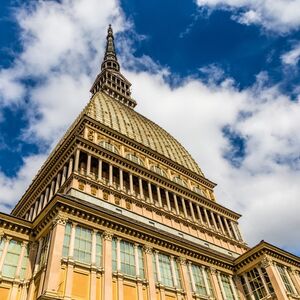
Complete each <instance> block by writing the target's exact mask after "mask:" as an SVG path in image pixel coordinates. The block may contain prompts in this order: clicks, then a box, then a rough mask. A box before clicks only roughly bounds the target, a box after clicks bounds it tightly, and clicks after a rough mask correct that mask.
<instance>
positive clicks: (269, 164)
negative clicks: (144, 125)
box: [0, 0, 300, 255]
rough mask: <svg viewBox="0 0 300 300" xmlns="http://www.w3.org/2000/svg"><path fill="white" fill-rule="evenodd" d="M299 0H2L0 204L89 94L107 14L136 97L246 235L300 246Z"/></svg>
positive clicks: (4, 206)
mask: <svg viewBox="0 0 300 300" xmlns="http://www.w3.org/2000/svg"><path fill="white" fill-rule="evenodd" d="M299 7H300V0H198V1H192V0H186V1H180V0H164V1H160V0H153V1H138V0H122V1H116V0H115V1H113V0H101V1H100V0H76V1H71V0H60V1H58V0H57V1H55V0H48V1H37V0H33V1H30V0H27V1H21V0H20V1H17V0H6V1H1V2H0V210H1V211H4V212H9V211H10V210H11V208H12V207H13V206H14V204H15V203H16V202H17V201H18V199H19V198H20V197H21V195H22V194H23V192H24V191H25V189H26V187H27V186H28V184H29V183H30V182H31V180H32V178H33V176H34V175H35V174H36V172H37V170H38V168H39V167H40V166H41V164H42V162H43V161H44V160H45V158H46V156H47V154H48V153H49V151H50V150H51V149H52V148H53V146H54V145H55V144H56V143H57V141H58V139H59V138H60V137H61V136H62V134H63V133H64V131H65V130H66V129H67V127H68V126H69V125H70V123H71V122H72V120H73V119H74V118H75V117H76V115H78V114H79V112H80V111H81V110H82V109H83V107H84V105H85V104H86V103H87V101H88V99H89V97H90V95H89V88H90V86H91V84H92V82H93V80H94V78H95V76H96V74H97V73H98V71H99V67H100V63H101V60H102V57H103V50H104V43H105V35H106V30H107V25H108V24H109V23H112V25H113V29H114V31H115V38H116V44H117V49H118V57H119V61H120V63H121V67H122V70H123V72H124V74H125V75H126V76H127V77H128V79H129V80H130V81H131V82H132V83H133V95H134V97H135V99H136V100H137V102H138V106H137V108H136V109H137V110H138V111H139V112H141V113H142V114H144V115H145V116H147V117H149V118H151V119H152V120H154V121H155V122H157V123H158V124H160V125H161V126H163V127H164V128H165V129H167V130H168V131H169V132H170V133H171V134H173V135H174V136H175V137H176V138H177V139H178V140H179V141H180V142H182V143H183V145H184V146H185V147H186V148H187V149H188V150H189V151H190V152H191V154H192V155H193V157H194V158H195V159H196V161H197V162H198V163H199V165H200V167H201V168H202V170H203V172H204V173H205V175H206V176H207V177H208V178H209V179H211V180H213V181H215V182H217V183H218V186H217V188H216V194H217V201H218V202H220V203H221V204H223V205H225V206H227V207H229V208H231V209H233V210H236V211H238V212H239V213H241V214H243V217H242V218H241V220H240V224H241V227H242V231H243V233H244V236H245V238H246V239H247V241H248V242H249V245H254V244H256V243H258V242H259V241H260V240H262V239H264V240H266V241H268V242H271V243H274V244H275V245H277V246H279V247H282V248H284V249H286V250H289V251H292V252H293V253H295V254H298V255H300V230H299V228H300V217H299V212H300V103H299V100H300V86H299V83H300V76H299V66H300V62H299V60H300V9H299Z"/></svg>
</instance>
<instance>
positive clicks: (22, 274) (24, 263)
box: [20, 246, 29, 279]
mask: <svg viewBox="0 0 300 300" xmlns="http://www.w3.org/2000/svg"><path fill="white" fill-rule="evenodd" d="M28 257H29V248H28V246H26V249H25V253H24V257H23V260H22V267H21V272H20V279H25V276H26V270H27V265H28Z"/></svg>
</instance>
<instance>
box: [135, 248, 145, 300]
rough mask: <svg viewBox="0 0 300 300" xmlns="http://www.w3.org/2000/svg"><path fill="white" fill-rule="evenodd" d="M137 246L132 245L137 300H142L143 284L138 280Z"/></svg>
mask: <svg viewBox="0 0 300 300" xmlns="http://www.w3.org/2000/svg"><path fill="white" fill-rule="evenodd" d="M138 247H139V245H138V244H136V243H135V244H134V262H135V275H136V277H137V290H138V300H143V284H142V280H141V278H140V261H139V248H138Z"/></svg>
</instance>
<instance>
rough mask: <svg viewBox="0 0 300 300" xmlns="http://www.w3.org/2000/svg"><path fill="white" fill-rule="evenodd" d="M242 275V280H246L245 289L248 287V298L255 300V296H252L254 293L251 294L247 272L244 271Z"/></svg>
mask: <svg viewBox="0 0 300 300" xmlns="http://www.w3.org/2000/svg"><path fill="white" fill-rule="evenodd" d="M242 276H243V278H244V280H245V282H246V286H247V289H248V292H249V295H250V298H251V299H252V300H255V297H254V295H253V291H252V288H251V286H250V283H249V280H248V276H247V274H246V273H244V274H243V275H242Z"/></svg>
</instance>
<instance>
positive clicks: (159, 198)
mask: <svg viewBox="0 0 300 300" xmlns="http://www.w3.org/2000/svg"><path fill="white" fill-rule="evenodd" d="M156 192H157V199H158V204H159V206H160V207H162V201H161V194H160V188H159V186H156Z"/></svg>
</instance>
